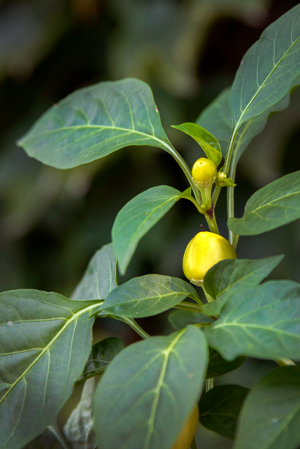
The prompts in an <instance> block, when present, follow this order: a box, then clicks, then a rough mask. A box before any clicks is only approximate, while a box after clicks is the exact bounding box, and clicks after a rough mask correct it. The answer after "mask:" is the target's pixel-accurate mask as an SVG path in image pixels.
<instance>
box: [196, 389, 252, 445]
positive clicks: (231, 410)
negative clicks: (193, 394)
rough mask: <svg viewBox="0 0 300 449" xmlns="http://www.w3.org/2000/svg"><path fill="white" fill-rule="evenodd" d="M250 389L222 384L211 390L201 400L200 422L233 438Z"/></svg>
mask: <svg viewBox="0 0 300 449" xmlns="http://www.w3.org/2000/svg"><path fill="white" fill-rule="evenodd" d="M249 391H250V390H249V389H248V388H245V387H241V386H240V385H221V386H219V387H215V388H213V389H212V390H209V391H208V392H207V393H206V394H205V395H204V396H202V398H201V400H200V402H199V412H200V423H201V424H202V425H203V426H204V427H206V428H207V429H209V430H213V431H214V432H217V433H219V434H220V435H223V436H224V437H226V438H230V439H232V440H233V438H234V434H235V429H236V425H237V420H238V417H239V413H240V410H241V408H242V405H243V402H244V400H245V397H246V396H247V394H248V393H249ZM257 447H258V446H256V448H257ZM259 447H261V446H259ZM253 449H254V447H253Z"/></svg>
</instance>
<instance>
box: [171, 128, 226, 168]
mask: <svg viewBox="0 0 300 449" xmlns="http://www.w3.org/2000/svg"><path fill="white" fill-rule="evenodd" d="M172 128H175V129H179V130H180V131H182V132H184V133H185V134H188V135H189V136H191V137H192V138H193V139H194V140H195V141H196V142H197V143H198V144H199V145H200V147H201V148H202V150H203V151H204V153H205V154H206V156H207V157H208V159H211V160H212V161H214V163H215V164H216V166H218V165H219V163H220V162H221V160H222V152H221V146H220V144H219V142H218V140H217V139H216V138H215V137H214V136H213V135H212V134H211V133H210V132H209V131H207V130H206V129H204V128H203V127H202V126H199V125H197V124H195V123H182V125H178V126H175V125H173V126H172Z"/></svg>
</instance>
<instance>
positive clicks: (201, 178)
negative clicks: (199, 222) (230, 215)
mask: <svg viewBox="0 0 300 449" xmlns="http://www.w3.org/2000/svg"><path fill="white" fill-rule="evenodd" d="M216 176H217V167H216V164H215V163H214V162H213V161H212V160H210V159H207V158H206V157H201V158H200V159H198V160H197V161H196V162H195V163H194V165H193V168H192V177H193V181H194V183H195V184H196V186H197V187H198V189H199V190H200V194H201V209H202V211H203V213H205V212H206V211H208V210H210V209H211V189H212V186H213V184H214V182H215V179H216Z"/></svg>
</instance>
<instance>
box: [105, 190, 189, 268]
mask: <svg viewBox="0 0 300 449" xmlns="http://www.w3.org/2000/svg"><path fill="white" fill-rule="evenodd" d="M188 191H190V189H187V190H186V191H185V192H183V193H182V192H179V190H176V189H174V188H173V187H168V186H158V187H152V188H151V189H148V190H146V191H145V192H142V193H140V194H139V195H137V196H136V197H135V198H133V199H132V200H130V201H129V202H128V203H127V204H126V205H125V206H124V207H123V208H122V209H121V210H120V212H119V213H118V215H117V217H116V219H115V222H114V225H113V228H112V241H113V245H114V250H115V254H116V257H117V260H118V267H119V270H120V273H121V274H124V273H125V271H126V268H127V266H128V264H129V262H130V260H131V257H132V255H133V253H134V251H135V249H136V247H137V245H138V242H139V241H140V240H141V238H142V237H143V236H144V235H145V234H146V233H147V232H148V231H149V229H151V228H152V227H153V226H154V225H155V224H156V223H157V222H158V221H159V220H160V219H161V218H162V217H163V216H164V215H165V214H166V213H167V212H168V210H170V209H171V207H172V206H173V205H174V204H175V203H176V202H177V201H178V200H180V198H182V197H184V196H185V195H186V194H187V192H188Z"/></svg>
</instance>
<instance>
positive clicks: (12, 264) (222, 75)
mask: <svg viewBox="0 0 300 449" xmlns="http://www.w3.org/2000/svg"><path fill="white" fill-rule="evenodd" d="M297 3H298V2H295V1H292V0H285V1H284V2H283V1H281V0H277V1H276V0H273V1H271V0H244V1H240V0H23V1H22V0H18V1H17V0H10V1H8V0H7V1H5V0H2V1H1V0H0V103H1V107H0V123H1V133H0V211H1V215H0V247H1V259H0V289H1V291H5V290H10V289H17V288H36V289H41V290H47V291H56V292H59V293H61V294H63V295H66V296H68V295H71V293H72V291H73V289H74V288H75V286H76V284H77V282H78V281H79V280H80V278H81V276H82V274H83V272H84V270H85V268H86V265H87V263H88V261H89V259H90V258H91V257H92V255H93V253H94V252H95V251H96V250H97V249H99V248H100V247H101V246H102V245H103V244H105V243H108V242H109V241H110V240H111V228H112V224H113V221H114V218H115V216H116V214H117V212H118V211H119V210H120V208H121V207H122V206H123V205H124V204H125V203H126V202H127V201H129V200H130V199H131V198H132V197H133V196H135V195H137V194H138V193H140V192H142V191H144V190H146V189H147V188H150V187H152V186H155V185H159V184H165V185H170V186H173V187H175V188H177V189H181V190H183V189H185V188H186V187H187V183H186V180H185V179H184V177H183V175H182V172H181V170H180V169H179V168H178V167H177V165H176V163H175V162H174V161H173V159H172V157H171V156H170V155H168V154H166V153H164V152H163V151H162V150H156V149H154V148H148V147H147V148H143V147H134V148H126V149H123V150H120V151H118V152H117V153H113V154H112V155H110V156H108V157H106V158H105V159H101V160H100V161H97V162H93V163H91V164H88V165H86V166H83V167H79V168H76V169H72V170H66V171H59V170H57V169H54V168H51V167H47V166H44V165H42V164H41V163H39V162H37V161H35V160H33V159H30V158H28V157H27V156H26V154H25V153H24V152H23V150H22V149H20V148H18V147H17V146H16V144H15V142H16V140H17V139H18V138H19V137H21V135H22V134H24V133H25V132H26V131H27V130H28V129H29V127H30V126H31V125H32V124H33V122H34V121H35V120H36V119H37V118H38V117H39V116H40V115H41V114H42V113H43V112H45V111H46V110H47V109H48V108H49V107H50V106H52V104H53V103H55V102H57V101H59V100H60V99H62V98H63V97H65V96H66V95H68V94H69V93H71V92H73V91H74V90H76V89H78V88H80V87H83V86H87V85H90V84H93V83H96V82H99V81H104V80H117V79H121V78H124V77H136V78H139V79H142V80H144V81H146V82H147V83H148V84H149V85H150V86H151V88H152V90H153V93H154V97H155V101H156V103H157V105H158V108H159V111H160V113H161V118H162V122H163V125H164V128H165V130H166V133H167V134H168V136H169V138H170V139H171V141H172V143H173V144H174V145H175V147H176V148H177V149H178V150H179V151H180V152H181V154H182V155H183V157H184V158H185V159H186V160H187V162H188V164H189V165H190V166H191V165H192V164H193V162H194V161H195V159H196V158H198V157H201V156H202V155H203V154H202V151H201V149H200V148H199V147H198V146H197V145H196V144H195V143H194V142H193V141H192V140H191V139H189V138H188V137H187V136H185V135H183V134H181V133H180V132H179V131H176V130H174V129H172V128H171V126H170V125H172V124H176V125H177V124H180V123H183V122H186V121H195V120H196V118H197V117H198V115H199V113H200V112H201V111H202V110H203V109H204V108H205V107H206V106H207V105H208V104H209V103H210V102H211V101H212V100H213V99H214V98H215V97H216V96H217V95H218V94H219V93H220V92H221V90H222V89H223V88H225V87H227V86H229V85H230V84H231V83H232V81H233V79H234V75H235V72H236V70H237V68H238V66H239V62H240V60H241V59H242V57H243V54H244V53H245V52H246V51H247V49H248V48H249V47H250V46H251V45H252V44H253V43H254V42H255V41H256V40H257V39H258V38H259V36H260V34H261V32H262V31H263V30H264V28H265V27H266V26H268V25H269V24H270V23H271V22H273V21H274V20H276V19H277V18H278V17H279V16H280V15H282V14H283V13H284V12H286V11H287V10H289V9H290V8H292V7H293V6H294V5H295V4H297ZM299 148H300V89H298V90H296V91H295V92H294V93H293V95H292V98H291V105H290V107H289V108H288V109H287V110H286V111H283V112H281V113H279V114H276V115H274V116H273V117H272V118H271V119H270V120H269V123H268V125H267V127H266V128H265V130H264V132H263V133H262V134H261V135H260V136H258V137H256V138H255V139H254V140H253V141H252V143H251V144H250V146H249V148H248V150H247V151H246V152H245V153H244V155H243V156H242V158H241V161H240V163H239V166H238V173H237V187H236V215H237V216H241V215H242V213H243V209H244V205H245V202H246V200H247V199H248V198H249V196H250V195H251V194H252V193H253V192H254V191H255V190H257V189H258V188H260V187H262V186H264V185H265V184H267V183H268V182H270V181H272V180H274V179H277V178H278V177H280V176H282V175H284V174H286V173H289V172H292V171H295V170H299V169H300V151H299ZM225 197H226V195H225V192H223V193H222V195H221V198H220V200H219V203H218V208H217V220H218V223H219V227H220V230H221V233H222V234H223V235H224V236H225V237H226V236H227V231H226V207H225V199H226V198H225ZM199 218H200V220H199ZM202 223H203V225H204V226H205V228H206V225H205V222H204V220H202ZM200 224H201V217H199V214H198V213H197V212H196V209H195V208H194V207H193V206H192V204H191V203H189V202H184V201H181V202H179V203H177V204H176V205H175V206H174V208H173V209H172V210H171V211H170V212H169V213H168V214H167V216H166V217H164V219H163V220H162V221H161V222H160V223H159V224H157V225H156V226H155V227H154V228H153V229H152V230H151V231H150V232H149V233H148V234H147V235H146V236H145V237H144V238H143V240H142V241H141V242H140V244H139V246H138V249H137V251H136V253H135V256H134V258H133V260H132V262H131V264H130V266H129V269H128V273H127V274H126V276H124V277H123V278H121V277H120V276H119V282H124V281H125V280H127V279H129V278H130V277H133V276H138V275H142V274H147V273H159V274H165V275H172V276H177V277H183V273H182V268H181V261H182V256H183V252H184V249H185V247H186V245H187V243H188V242H189V240H190V239H191V238H192V237H193V236H194V235H195V234H196V233H197V232H199V230H200ZM206 229H207V228H206ZM299 250H300V227H299V222H294V223H291V224H290V225H288V226H285V227H283V228H281V229H278V230H274V231H271V232H269V233H267V234H263V235H261V236H254V237H244V238H241V239H240V242H239V246H238V256H239V257H240V258H259V257H267V256H271V255H275V254H282V253H284V254H285V255H286V257H285V259H284V261H283V262H282V263H281V264H280V265H279V267H278V268H277V269H276V270H275V271H274V273H273V274H272V277H275V278H286V279H293V280H296V281H300V272H299V263H298V260H299ZM142 323H143V325H144V327H145V329H146V330H147V331H148V332H150V333H165V332H169V331H170V328H169V327H168V325H167V324H166V318H165V315H162V316H158V317H153V318H151V319H148V320H143V321H142ZM101 329H102V330H100V331H99V332H100V334H99V336H98V339H99V338H103V337H104V336H110V335H117V336H121V337H122V338H123V340H124V341H125V343H129V342H131V341H133V340H134V339H135V337H134V336H133V334H132V332H131V330H130V329H127V328H126V327H125V325H123V324H120V323H115V322H112V321H111V320H105V323H104V322H103V327H102V328H101ZM257 363H259V362H257ZM256 368H257V366H256ZM264 369H265V368H264ZM246 372H249V371H247V370H246V369H245V373H246ZM251 372H252V371H251ZM255 372H256V374H255V376H254V378H253V377H252V378H251V379H249V381H248V383H247V382H246V383H245V384H244V385H245V386H251V385H252V384H253V383H255V382H256V381H257V380H258V379H259V378H260V376H261V374H257V373H261V371H260V370H259V369H258V370H257V369H256V371H255ZM245 376H246V377H247V375H246V374H245ZM246 377H244V378H245V379H246ZM210 438H214V437H211V436H210ZM218 441H219V440H218ZM216 444H217V443H216ZM222 444H223V443H222ZM202 447H205V446H202ZM209 447H213V446H209ZM226 447H231V443H230V442H228V446H226V443H224V449H226Z"/></svg>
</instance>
